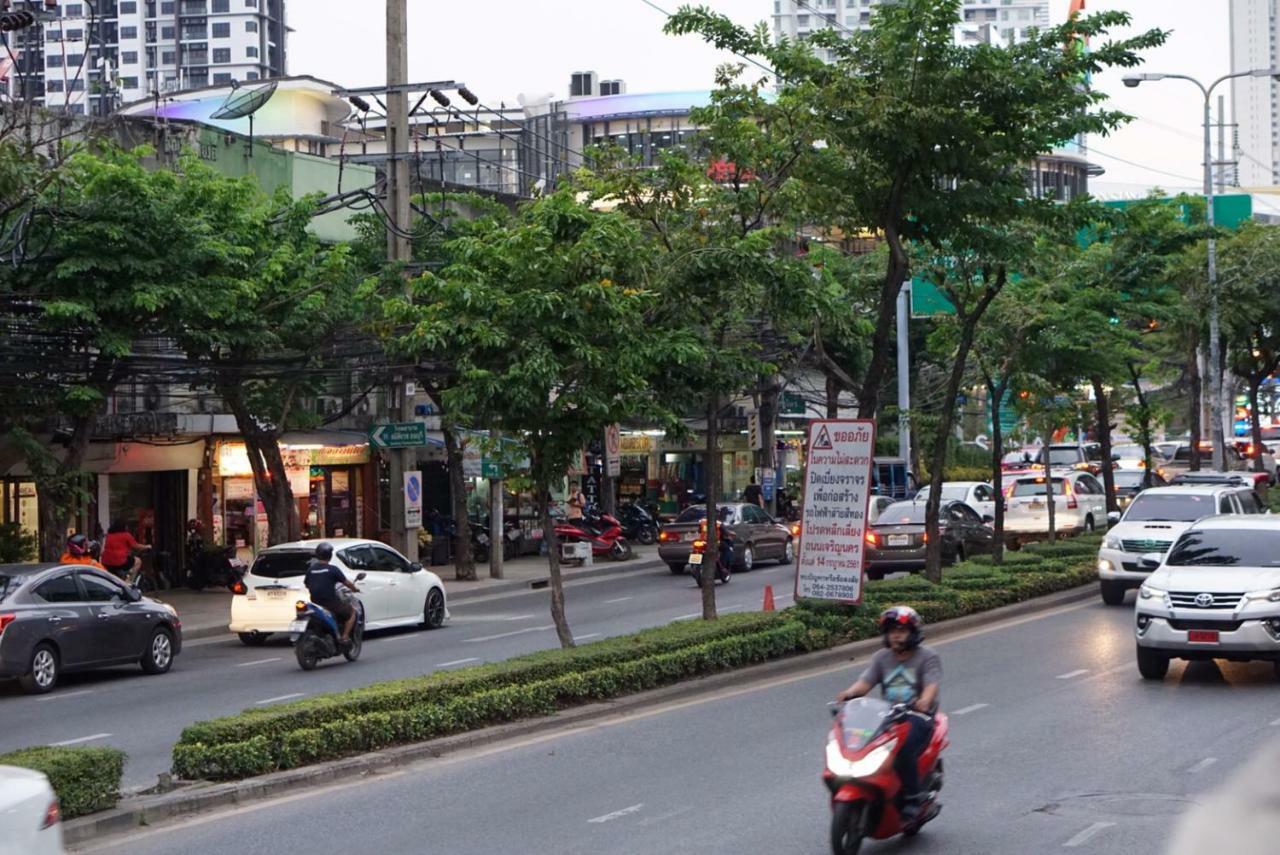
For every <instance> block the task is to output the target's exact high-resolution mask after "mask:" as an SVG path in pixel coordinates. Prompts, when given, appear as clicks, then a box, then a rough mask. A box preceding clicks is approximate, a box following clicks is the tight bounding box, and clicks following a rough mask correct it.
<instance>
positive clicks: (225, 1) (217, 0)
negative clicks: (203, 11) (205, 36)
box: [212, 0, 231, 12]
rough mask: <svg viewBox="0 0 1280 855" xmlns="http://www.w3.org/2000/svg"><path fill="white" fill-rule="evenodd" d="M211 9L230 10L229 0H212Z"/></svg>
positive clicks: (215, 10) (216, 10)
mask: <svg viewBox="0 0 1280 855" xmlns="http://www.w3.org/2000/svg"><path fill="white" fill-rule="evenodd" d="M212 11H214V12H230V11H231V0H213V7H212Z"/></svg>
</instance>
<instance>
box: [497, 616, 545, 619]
mask: <svg viewBox="0 0 1280 855" xmlns="http://www.w3.org/2000/svg"><path fill="white" fill-rule="evenodd" d="M533 617H537V615H500V616H499V617H498V618H497V620H528V619H529V618H533Z"/></svg>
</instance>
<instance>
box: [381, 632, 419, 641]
mask: <svg viewBox="0 0 1280 855" xmlns="http://www.w3.org/2000/svg"><path fill="white" fill-rule="evenodd" d="M417 637H418V634H417V633H415V632H402V633H400V634H399V635H388V636H387V637H386V638H378V639H370V640H371V641H374V640H376V641H404V640H405V639H409V638H417Z"/></svg>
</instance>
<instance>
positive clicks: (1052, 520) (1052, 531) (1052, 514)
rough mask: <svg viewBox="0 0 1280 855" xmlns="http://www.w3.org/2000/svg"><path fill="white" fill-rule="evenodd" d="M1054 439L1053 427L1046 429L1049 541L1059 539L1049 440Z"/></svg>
mask: <svg viewBox="0 0 1280 855" xmlns="http://www.w3.org/2000/svg"><path fill="white" fill-rule="evenodd" d="M1052 439H1053V429H1052V428H1050V429H1049V430H1047V431H1045V434H1044V439H1042V440H1041V443H1042V445H1041V447H1042V448H1043V449H1044V495H1045V501H1047V502H1048V503H1049V542H1050V543H1053V542H1054V541H1055V540H1057V539H1058V508H1057V503H1056V502H1055V501H1054V498H1053V464H1052V463H1050V462H1049V461H1050V459H1051V458H1050V454H1049V442H1050V440H1052Z"/></svg>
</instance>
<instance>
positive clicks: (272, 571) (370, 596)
mask: <svg viewBox="0 0 1280 855" xmlns="http://www.w3.org/2000/svg"><path fill="white" fill-rule="evenodd" d="M320 543H328V544H330V545H331V546H332V547H333V561H332V563H333V564H334V565H336V566H337V567H338V568H339V569H340V570H342V572H343V573H345V574H346V576H347V578H348V579H350V580H351V581H352V582H354V581H355V577H356V574H357V573H364V574H365V578H364V579H363V580H362V581H361V582H360V583H359V588H360V593H359V594H357V595H356V596H357V597H358V598H359V599H360V602H361V603H363V604H364V613H365V629H367V630H372V629H389V628H391V627H397V626H415V625H422V626H425V627H426V628H427V629H435V628H436V627H438V626H440V625H441V624H442V623H444V621H445V619H446V618H448V617H449V609H448V604H447V600H446V598H445V591H444V583H442V582H441V581H440V577H439V576H437V575H436V574H435V573H432V572H431V571H429V570H424V569H422V565H421V564H417V563H412V562H410V561H409V560H408V559H407V558H405V557H404V556H403V555H401V554H400V553H399V552H396V551H395V550H394V549H392V548H391V547H389V546H387V545H386V544H385V543H379V542H378V541H376V540H360V539H356V538H335V539H332V540H328V541H320V540H304V541H299V542H297V543H282V544H278V545H276V546H272V547H269V548H267V549H264V550H263V551H261V552H259V553H258V557H257V558H256V559H254V562H253V566H252V567H250V568H249V572H248V573H246V574H245V577H244V585H245V591H244V593H242V594H236V595H235V596H234V597H232V598H231V624H230V629H231V631H232V632H234V633H237V634H239V636H240V640H241V641H243V642H244V643H245V644H249V645H257V644H261V643H262V642H264V641H266V639H267V636H269V635H270V634H271V633H273V632H289V627H290V625H291V624H292V623H293V621H294V618H295V616H296V615H295V612H296V604H297V602H298V600H307V599H310V598H309V596H308V595H307V587H306V585H305V584H303V578H304V576H305V575H306V572H307V564H308V563H309V562H310V561H311V556H312V554H313V553H314V552H315V548H316V545H317V544H320Z"/></svg>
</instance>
